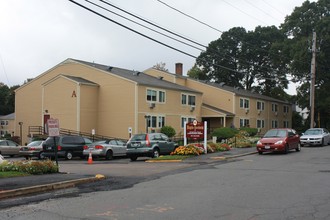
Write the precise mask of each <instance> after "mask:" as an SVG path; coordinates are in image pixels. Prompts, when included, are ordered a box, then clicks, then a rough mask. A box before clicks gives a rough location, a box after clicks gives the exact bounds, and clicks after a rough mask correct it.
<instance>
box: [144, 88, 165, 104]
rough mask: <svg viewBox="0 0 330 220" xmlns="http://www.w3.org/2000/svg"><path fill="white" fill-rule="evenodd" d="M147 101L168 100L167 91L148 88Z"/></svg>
mask: <svg viewBox="0 0 330 220" xmlns="http://www.w3.org/2000/svg"><path fill="white" fill-rule="evenodd" d="M147 101H148V102H161V103H164V102H165V101H166V93H165V91H162V90H155V89H147Z"/></svg>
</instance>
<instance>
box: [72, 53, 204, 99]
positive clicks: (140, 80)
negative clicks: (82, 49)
mask: <svg viewBox="0 0 330 220" xmlns="http://www.w3.org/2000/svg"><path fill="white" fill-rule="evenodd" d="M71 60H73V61H75V62H78V63H82V64H85V65H88V66H91V67H93V68H96V69H99V70H102V71H105V72H108V73H109V74H114V75H117V76H119V77H122V78H125V79H128V80H131V81H133V82H136V83H137V84H139V85H144V86H150V87H157V88H163V89H170V90H178V91H185V92H192V93H199V94H202V92H200V91H197V90H194V89H190V88H188V87H185V86H181V85H178V84H175V83H171V82H168V81H166V80H162V79H161V78H156V77H153V76H150V75H148V74H145V73H143V72H139V71H134V70H127V69H122V68H118V67H113V66H107V65H103V64H98V63H91V62H86V61H82V60H76V59H71Z"/></svg>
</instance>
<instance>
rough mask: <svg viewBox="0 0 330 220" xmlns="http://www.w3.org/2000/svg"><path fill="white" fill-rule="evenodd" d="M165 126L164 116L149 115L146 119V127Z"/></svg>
mask: <svg viewBox="0 0 330 220" xmlns="http://www.w3.org/2000/svg"><path fill="white" fill-rule="evenodd" d="M164 126H165V117H164V116H155V115H152V116H149V119H148V128H162V127H164Z"/></svg>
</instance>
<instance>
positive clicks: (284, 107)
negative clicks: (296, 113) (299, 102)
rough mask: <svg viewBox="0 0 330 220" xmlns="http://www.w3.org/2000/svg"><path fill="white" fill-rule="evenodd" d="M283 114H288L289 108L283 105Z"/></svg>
mask: <svg viewBox="0 0 330 220" xmlns="http://www.w3.org/2000/svg"><path fill="white" fill-rule="evenodd" d="M283 112H284V113H289V106H287V105H284V106H283Z"/></svg>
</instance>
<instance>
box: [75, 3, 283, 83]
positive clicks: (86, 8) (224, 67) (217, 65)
mask: <svg viewBox="0 0 330 220" xmlns="http://www.w3.org/2000/svg"><path fill="white" fill-rule="evenodd" d="M69 1H70V2H72V3H74V4H76V5H78V6H80V7H82V8H84V9H85V10H88V11H90V12H92V13H94V14H96V15H98V16H100V17H102V18H104V19H106V20H108V21H111V22H113V23H115V24H117V25H119V26H121V27H123V28H125V29H128V30H130V31H132V32H134V33H136V34H139V35H141V36H143V37H145V38H147V39H149V40H152V41H154V42H156V43H159V44H161V45H163V46H166V47H168V48H170V49H173V50H175V51H177V52H180V53H182V54H185V55H187V56H190V57H192V58H195V59H197V57H196V56H194V55H192V54H189V53H187V52H184V51H182V50H179V49H177V48H174V47H172V46H170V45H168V44H165V43H163V42H161V41H158V40H156V39H154V38H151V37H149V36H147V35H145V34H142V33H140V32H138V31H136V30H134V29H132V28H129V27H127V26H125V25H123V24H120V23H119V22H116V21H114V20H112V19H110V18H108V17H106V16H104V15H102V14H100V13H98V12H96V11H94V10H92V9H90V8H88V7H86V6H84V5H81V4H79V3H78V2H76V1H74V0H69ZM85 1H87V0H85ZM100 1H102V0H100ZM87 2H89V3H90V1H87ZM102 2H104V1H102ZM93 5H96V4H95V3H93ZM105 10H106V9H105ZM227 56H228V55H227ZM204 61H206V62H209V61H207V60H204ZM213 65H214V66H215V67H220V68H222V69H226V70H229V71H232V72H235V73H239V74H242V75H244V76H245V75H247V74H249V73H244V72H241V71H237V70H234V69H231V68H229V67H226V66H222V65H219V64H213ZM264 79H269V80H279V79H275V78H264ZM281 81H282V80H281Z"/></svg>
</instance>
